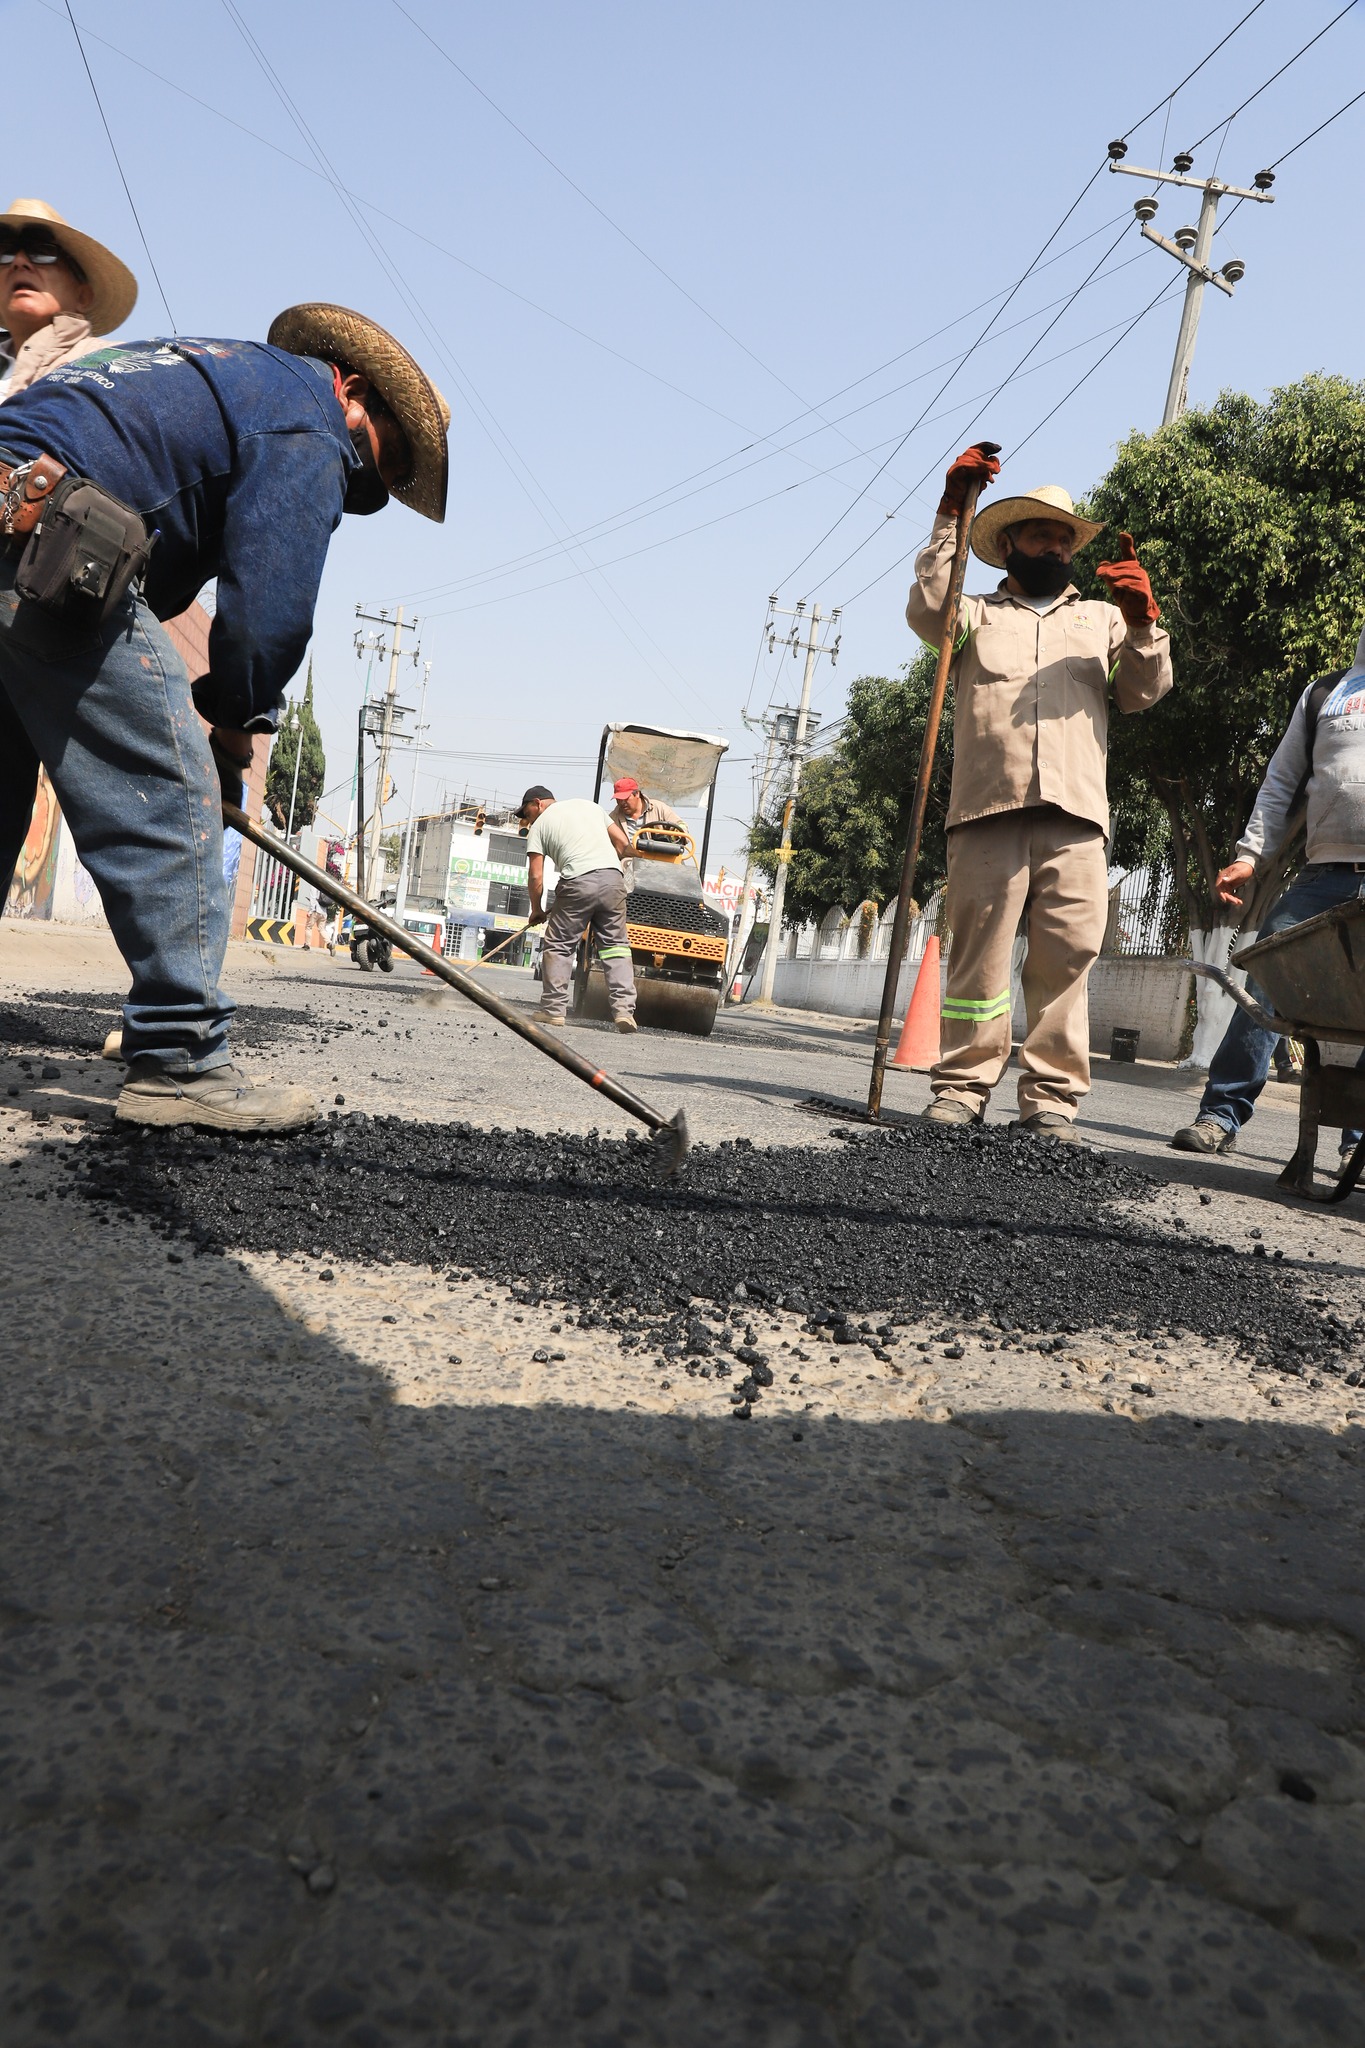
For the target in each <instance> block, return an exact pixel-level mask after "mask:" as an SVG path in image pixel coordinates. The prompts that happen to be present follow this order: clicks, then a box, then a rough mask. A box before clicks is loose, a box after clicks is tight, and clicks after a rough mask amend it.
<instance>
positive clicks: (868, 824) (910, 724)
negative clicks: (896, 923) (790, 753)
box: [749, 648, 953, 925]
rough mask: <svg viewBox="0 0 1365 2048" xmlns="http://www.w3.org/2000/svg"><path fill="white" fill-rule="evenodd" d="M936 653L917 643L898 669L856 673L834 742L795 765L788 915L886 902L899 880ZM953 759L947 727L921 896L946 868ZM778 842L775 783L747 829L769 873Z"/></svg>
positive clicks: (794, 919) (795, 917)
mask: <svg viewBox="0 0 1365 2048" xmlns="http://www.w3.org/2000/svg"><path fill="white" fill-rule="evenodd" d="M936 658H937V657H936V656H935V655H934V654H933V652H932V651H931V650H930V649H929V648H925V649H923V650H922V652H921V653H920V654H919V655H918V656H917V657H916V659H915V660H914V661H912V662H908V663H907V664H906V666H905V667H904V668H903V669H902V670H901V672H900V674H899V675H898V676H859V677H858V678H857V680H856V681H855V682H854V683H853V684H852V685H851V686H850V689H849V693H848V710H847V713H846V716H845V719H844V724H843V729H842V731H841V732H840V735H839V738H838V740H837V741H836V742H835V744H834V746H833V747H832V748H831V749H830V751H829V753H827V754H821V755H817V756H816V758H815V759H814V760H813V761H811V762H809V763H808V765H807V766H806V768H805V770H804V771H803V773H802V777H801V790H800V796H799V799H798V802H797V806H796V814H795V817H794V819H793V822H792V858H791V865H790V867H789V868H788V871H787V900H786V914H787V918H788V920H789V922H790V923H792V924H798V925H799V924H806V923H815V924H818V923H819V922H820V921H821V919H822V918H824V917H825V915H826V914H827V913H828V912H829V911H831V910H840V909H842V910H852V909H853V908H854V907H855V906H856V905H857V904H859V903H863V902H865V901H867V900H868V899H869V898H870V899H871V900H872V901H873V902H876V903H880V904H881V905H882V906H883V907H885V905H886V904H887V903H888V902H889V901H890V900H891V898H892V897H893V896H894V895H895V893H896V890H897V889H898V887H899V886H900V870H901V861H902V859H903V858H904V854H905V835H906V832H907V831H908V829H909V824H910V805H911V801H912V798H913V795H914V786H915V777H916V775H917V774H918V773H919V755H920V748H921V746H922V745H923V742H924V725H925V720H926V718H927V716H928V707H929V692H930V690H931V689H932V687H933V681H934V664H935V661H936ZM952 766H953V754H952V735H951V733H950V732H949V731H948V729H947V727H946V726H945V728H944V730H943V734H942V737H941V740H940V744H939V751H938V759H937V762H936V764H935V771H934V780H933V785H932V787H931V790H930V796H929V811H928V816H927V817H926V820H925V827H924V844H923V850H922V852H921V855H920V867H919V876H918V893H919V895H920V897H921V898H924V897H927V896H928V895H929V894H931V893H932V891H933V889H934V888H936V887H937V885H938V883H939V882H940V881H941V880H942V878H943V875H944V873H945V870H946V865H947V850H946V845H945V838H944V830H945V826H944V821H945V818H946V815H947V809H948V785H949V782H950V781H951V778H952ZM781 841H782V803H781V792H780V790H779V795H778V802H777V805H776V808H775V811H774V813H773V815H772V816H770V817H766V818H759V819H757V820H756V821H755V823H754V825H753V826H752V828H751V830H750V835H749V847H750V851H751V853H752V855H753V859H754V863H755V865H756V866H757V867H758V868H760V869H761V870H762V872H763V873H764V874H765V875H767V876H769V877H770V878H771V877H772V876H773V875H774V874H775V873H776V871H777V849H778V847H779V845H780V844H781Z"/></svg>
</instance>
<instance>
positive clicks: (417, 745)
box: [393, 661, 431, 924]
mask: <svg viewBox="0 0 1365 2048" xmlns="http://www.w3.org/2000/svg"><path fill="white" fill-rule="evenodd" d="M430 681H431V663H430V662H429V661H428V662H424V663H423V665H422V696H421V701H420V702H419V704H418V706H417V724H416V726H415V727H414V728H413V734H412V781H411V782H410V783H409V785H408V822H407V824H406V825H405V826H404V828H403V849H402V852H401V854H400V855H399V859H398V896H397V900H396V901H395V903H394V906H393V914H394V916H395V917H396V918H397V919H398V922H399V923H400V924H401V923H402V922H403V912H404V911H405V910H406V909H407V907H408V861H409V859H410V858H411V855H412V833H413V826H414V825H415V823H416V819H415V817H414V815H413V814H414V812H415V811H416V809H417V769H418V765H419V763H420V761H421V758H422V734H423V733H424V732H425V731H426V729H427V728H426V722H425V721H426V715H427V685H428V683H429V682H430Z"/></svg>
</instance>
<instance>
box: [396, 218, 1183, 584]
mask: <svg viewBox="0 0 1365 2048" xmlns="http://www.w3.org/2000/svg"><path fill="white" fill-rule="evenodd" d="M1146 255H1147V252H1146V251H1145V250H1144V252H1143V255H1142V257H1139V258H1135V259H1134V260H1135V261H1139V262H1140V261H1144V260H1146ZM1123 324H1125V323H1121V322H1117V321H1116V322H1114V323H1113V324H1112V325H1111V326H1109V327H1103V328H1101V329H1100V330H1099V332H1098V333H1096V334H1088V335H1086V336H1085V338H1084V339H1083V340H1081V341H1076V342H1072V343H1071V345H1070V347H1068V348H1064V349H1059V350H1058V352H1057V354H1056V355H1055V356H1048V357H1046V358H1045V359H1044V360H1043V361H1042V362H1041V363H1035V364H1034V366H1033V369H1031V370H1026V371H1024V372H1023V375H1024V376H1026V377H1031V376H1034V375H1036V373H1037V372H1038V371H1039V370H1046V369H1050V368H1051V366H1052V365H1053V363H1059V362H1062V361H1064V360H1065V358H1066V357H1067V356H1070V355H1075V353H1076V352H1077V350H1078V349H1082V348H1087V347H1089V345H1090V343H1091V342H1092V341H1099V340H1101V339H1102V338H1103V336H1104V335H1106V334H1111V333H1112V332H1113V331H1114V327H1115V326H1119V325H1123ZM1127 324H1128V325H1131V323H1127ZM986 395H987V394H986V393H985V391H984V390H983V391H978V392H974V393H973V394H971V395H970V396H969V397H967V398H964V399H961V400H958V401H957V403H956V404H954V405H950V406H949V407H948V408H947V409H946V411H944V412H943V413H935V414H933V415H932V418H933V419H946V418H948V416H949V414H951V413H953V412H955V411H956V410H957V409H958V406H979V405H980V404H981V402H982V400H983V399H984V398H985V397H986ZM883 446H885V443H884V442H878V443H876V444H875V445H874V446H873V447H872V448H860V449H857V450H855V452H854V454H853V455H850V456H845V457H844V458H843V459H842V461H841V462H840V464H838V465H837V466H838V467H840V468H842V467H844V465H845V464H847V463H849V462H853V461H857V460H859V459H861V458H863V457H866V456H868V455H875V454H876V452H877V448H878V447H883ZM932 473H933V472H932V470H929V471H926V475H932ZM819 481H820V478H819V476H812V477H801V478H799V479H798V480H797V481H796V482H795V483H790V484H783V485H782V486H781V488H780V489H778V490H776V491H767V492H765V493H764V494H763V496H762V497H759V498H751V499H749V500H748V502H747V503H746V504H743V505H734V506H732V507H731V508H730V510H729V511H728V512H718V513H717V514H716V515H715V517H714V518H713V519H702V520H699V521H698V523H697V524H696V525H695V526H687V527H684V528H683V529H682V531H681V532H680V533H670V534H665V535H664V536H663V537H662V539H660V540H653V541H647V542H646V543H645V545H644V546H643V547H638V548H631V549H629V550H628V551H627V553H625V554H623V555H613V556H612V557H611V560H610V561H609V562H607V563H605V564H604V565H603V566H604V567H605V568H608V569H611V568H615V567H616V566H617V565H618V564H619V563H621V562H633V561H634V560H635V559H636V557H637V556H639V555H649V554H653V553H654V552H655V550H656V549H658V548H664V547H670V546H671V545H672V544H673V542H675V541H679V540H688V539H690V538H691V536H692V535H693V534H694V533H705V532H706V531H707V530H708V529H709V528H710V527H713V526H721V525H724V524H725V522H726V521H727V520H730V519H737V518H739V517H740V515H741V514H742V513H745V512H752V511H754V510H756V509H757V507H758V506H760V505H768V504H771V503H772V501H773V499H775V498H782V497H786V496H787V495H788V493H789V492H791V491H799V490H801V489H803V488H804V486H805V485H806V484H809V483H817V482H819ZM877 531H878V532H880V531H881V529H880V527H879V528H878V529H877ZM860 545H862V544H861V543H860ZM854 552H855V553H856V552H857V550H856V549H855V550H854ZM850 559H851V557H850ZM582 573H583V572H582V571H581V570H576V569H575V570H570V572H569V573H568V574H567V575H564V576H551V577H548V578H547V579H546V581H545V582H543V583H532V584H531V585H529V587H528V588H526V589H525V590H507V591H504V592H503V593H502V595H501V596H500V597H485V598H479V599H477V600H476V601H475V602H474V603H473V604H462V605H452V606H450V607H448V608H446V609H444V610H441V611H434V612H433V611H428V612H427V613H426V614H425V616H426V617H427V618H428V619H447V618H452V617H456V618H458V617H460V616H461V615H462V614H463V613H465V612H472V611H486V610H487V609H488V607H489V606H490V605H495V604H510V603H512V602H513V601H514V600H515V599H517V598H521V597H534V596H535V595H536V594H537V593H538V592H539V591H542V590H555V589H557V588H558V587H559V585H560V584H562V583H571V582H573V581H574V579H575V577H576V576H578V575H581V574H582ZM462 594H466V595H467V593H462Z"/></svg>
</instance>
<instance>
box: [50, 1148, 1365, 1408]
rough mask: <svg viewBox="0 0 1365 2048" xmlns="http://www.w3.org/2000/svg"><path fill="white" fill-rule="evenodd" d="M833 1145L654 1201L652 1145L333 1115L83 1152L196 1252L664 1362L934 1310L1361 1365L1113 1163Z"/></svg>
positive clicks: (1273, 1269)
mask: <svg viewBox="0 0 1365 2048" xmlns="http://www.w3.org/2000/svg"><path fill="white" fill-rule="evenodd" d="M834 1135H836V1136H843V1137H844V1138H845V1142H844V1143H843V1144H839V1145H832V1146H831V1145H822V1146H790V1147H774V1148H771V1149H762V1148H757V1147H755V1146H753V1145H752V1144H751V1143H749V1142H748V1141H747V1140H745V1139H736V1140H734V1141H732V1142H726V1143H722V1144H720V1145H717V1146H714V1147H708V1146H699V1147H698V1148H697V1149H696V1151H694V1153H693V1155H692V1158H691V1160H690V1162H689V1165H688V1169H687V1172H686V1174H685V1176H684V1177H683V1178H682V1179H681V1180H679V1181H676V1182H672V1183H660V1182H659V1181H658V1180H657V1179H656V1178H654V1176H653V1174H652V1171H651V1165H650V1159H649V1148H648V1146H647V1145H646V1144H645V1143H644V1142H643V1141H637V1140H634V1139H630V1140H627V1141H625V1142H621V1141H619V1140H616V1139H605V1138H602V1137H600V1136H598V1135H596V1134H589V1135H586V1136H582V1135H562V1134H561V1135H553V1136H543V1135H538V1134H535V1133H532V1132H529V1131H521V1130H484V1129H480V1128H477V1127H475V1126H473V1125H470V1124H468V1123H456V1124H426V1123H414V1122H407V1121H404V1120H402V1119H399V1118H397V1117H377V1118H370V1117H367V1116H363V1115H359V1114H355V1113H348V1112H347V1111H345V1109H344V1107H343V1108H341V1109H339V1110H336V1111H334V1113H333V1117H332V1119H331V1120H330V1121H328V1122H326V1123H324V1124H322V1125H320V1126H317V1127H315V1129H314V1130H312V1131H311V1132H307V1133H303V1134H300V1135H296V1136H293V1137H290V1138H287V1139H236V1138H228V1137H224V1138H215V1137H209V1136H206V1135H204V1134H202V1133H151V1132H149V1133H145V1134H143V1133H137V1132H132V1131H128V1130H126V1129H124V1128H123V1127H120V1126H113V1127H106V1128H103V1129H98V1130H96V1129H91V1130H89V1131H88V1132H87V1134H86V1135H85V1136H84V1137H83V1138H82V1139H81V1140H80V1142H79V1144H77V1145H76V1146H74V1147H72V1149H71V1154H70V1160H71V1166H72V1169H73V1171H74V1172H75V1174H76V1176H77V1184H78V1185H79V1186H80V1188H81V1190H82V1191H83V1192H84V1193H85V1194H86V1195H87V1196H89V1197H91V1198H92V1199H94V1200H96V1201H98V1202H100V1203H102V1204H113V1205H115V1206H116V1207H117V1208H118V1209H119V1210H120V1211H122V1212H124V1213H127V1214H131V1215H136V1216H141V1217H149V1218H151V1219H152V1220H153V1222H154V1224H155V1225H156V1226H157V1227H159V1228H160V1229H162V1230H164V1231H165V1232H166V1233H167V1234H168V1235H169V1236H173V1237H176V1238H179V1239H186V1240H188V1241H189V1242H190V1244H191V1245H193V1246H194V1247H195V1248H197V1249H198V1250H200V1251H202V1252H221V1251H226V1250H232V1249H241V1250H251V1251H257V1252H279V1253H298V1252H302V1253H305V1254H309V1255H311V1256H313V1257H315V1258H317V1259H319V1260H322V1261H323V1262H326V1261H327V1260H333V1259H334V1260H351V1261H361V1262H373V1261H378V1262H380V1263H386V1264H388V1263H394V1262H397V1261H404V1262H412V1263H416V1264H425V1265H428V1266H431V1267H434V1268H437V1269H445V1270H447V1272H448V1274H449V1277H450V1281H451V1284H452V1286H455V1287H458V1286H460V1285H461V1284H462V1283H463V1282H467V1281H469V1280H470V1279H472V1278H474V1277H475V1276H477V1277H478V1279H480V1280H481V1281H494V1282H499V1283H502V1284H505V1285H507V1286H509V1287H510V1288H511V1289H512V1290H513V1292H514V1293H515V1294H517V1295H518V1297H519V1298H520V1299H523V1300H530V1301H533V1302H540V1301H553V1302H555V1303H562V1304H564V1305H565V1307H566V1308H567V1309H568V1310H570V1311H572V1312H574V1313H576V1315H577V1319H578V1321H579V1323H580V1325H581V1326H583V1327H591V1328H599V1329H602V1330H603V1331H604V1332H610V1333H615V1334H616V1335H617V1336H618V1337H619V1339H620V1341H621V1343H622V1344H623V1346H624V1347H625V1348H626V1349H628V1350H634V1349H638V1348H641V1347H643V1348H644V1349H645V1350H646V1351H648V1352H650V1353H651V1354H657V1355H659V1356H662V1357H663V1358H665V1359H667V1358H669V1357H679V1356H683V1355H685V1354H688V1353H692V1354H701V1353H705V1352H706V1351H707V1350H708V1349H711V1350H727V1349H731V1348H733V1343H734V1325H735V1324H736V1323H738V1324H739V1326H740V1330H741V1333H742V1334H744V1336H745V1341H746V1343H747V1344H748V1345H749V1347H750V1349H752V1347H753V1344H754V1342H755V1338H754V1336H753V1335H752V1333H750V1332H748V1331H747V1330H746V1329H745V1327H744V1326H745V1325H746V1324H747V1322H748V1320H749V1318H750V1317H751V1316H752V1315H753V1314H754V1313H755V1311H757V1310H758V1309H761V1308H762V1307H764V1306H772V1307H774V1308H780V1309H784V1310H787V1311H791V1312H794V1313H795V1314H797V1315H798V1316H800V1317H802V1318H803V1319H804V1321H805V1324H806V1327H807V1328H809V1329H810V1330H812V1331H816V1330H819V1331H821V1332H823V1333H824V1334H826V1335H827V1336H831V1337H833V1338H834V1340H835V1341H838V1340H839V1338H840V1335H841V1333H842V1334H843V1335H844V1337H845V1338H847V1336H848V1335H849V1334H850V1333H851V1332H853V1331H855V1330H858V1331H861V1333H862V1338H863V1341H870V1342H875V1341H876V1332H877V1329H878V1327H879V1326H878V1324H877V1322H876V1320H875V1319H876V1318H878V1317H880V1318H881V1319H882V1321H881V1325H880V1328H881V1329H882V1330H883V1332H889V1330H890V1327H891V1324H892V1323H894V1322H895V1321H902V1322H908V1321H919V1320H921V1319H923V1318H925V1317H926V1316H929V1317H936V1318H938V1317H941V1318H943V1319H945V1320H947V1321H948V1322H949V1323H950V1324H951V1325H952V1326H953V1327H955V1328H966V1327H968V1326H974V1325H985V1326H994V1327H996V1328H999V1329H1008V1330H1014V1331H1019V1332H1028V1333H1034V1334H1040V1333H1041V1334H1045V1335H1046V1334H1051V1335H1054V1336H1055V1337H1058V1338H1061V1339H1065V1337H1066V1335H1067V1333H1069V1332H1070V1333H1075V1332H1078V1331H1083V1330H1093V1329H1106V1328H1108V1329H1120V1330H1123V1329H1131V1330H1135V1331H1138V1332H1144V1333H1154V1332H1158V1331H1161V1332H1171V1333H1175V1332H1183V1333H1188V1334H1190V1335H1193V1336H1200V1337H1209V1338H1226V1339H1231V1340H1233V1341H1234V1342H1235V1343H1236V1344H1237V1345H1238V1346H1239V1347H1240V1348H1241V1349H1242V1350H1244V1351H1245V1352H1247V1353H1248V1354H1251V1355H1254V1356H1255V1357H1256V1358H1258V1359H1259V1360H1260V1361H1261V1362H1263V1363H1267V1364H1273V1365H1276V1366H1278V1367H1279V1368H1280V1369H1281V1370H1283V1371H1287V1372H1291V1373H1294V1374H1298V1375H1302V1374H1306V1373H1308V1372H1310V1371H1312V1372H1316V1371H1325V1372H1329V1373H1332V1374H1345V1373H1347V1372H1353V1370H1354V1363H1355V1359H1354V1354H1355V1352H1356V1350H1357V1347H1358V1346H1359V1345H1360V1342H1361V1338H1362V1336H1365V1323H1362V1322H1361V1321H1360V1320H1359V1319H1357V1320H1356V1321H1355V1322H1354V1323H1348V1322H1347V1321H1346V1320H1345V1319H1344V1318H1343V1317H1341V1316H1340V1315H1338V1314H1337V1313H1336V1312H1335V1311H1334V1310H1333V1309H1332V1308H1331V1306H1330V1305H1329V1304H1324V1305H1322V1306H1320V1307H1313V1306H1311V1305H1310V1304H1309V1303H1308V1301H1307V1300H1306V1298H1305V1295H1304V1292H1303V1288H1302V1284H1301V1280H1300V1276H1299V1275H1298V1274H1297V1273H1295V1272H1294V1271H1293V1269H1292V1268H1290V1267H1287V1266H1283V1265H1278V1264H1276V1263H1275V1262H1274V1260H1273V1258H1271V1257H1268V1256H1266V1247H1265V1245H1264V1243H1258V1244H1255V1245H1249V1246H1248V1247H1247V1248H1246V1249H1245V1250H1241V1249H1234V1248H1233V1247H1232V1246H1229V1245H1218V1244H1214V1243H1211V1242H1209V1241H1207V1240H1204V1239H1200V1238H1197V1237H1192V1236H1191V1235H1190V1234H1189V1233H1187V1232H1186V1233H1178V1232H1176V1231H1174V1230H1170V1229H1167V1228H1165V1227H1163V1226H1162V1225H1161V1224H1160V1223H1159V1222H1158V1221H1157V1220H1156V1219H1155V1218H1153V1219H1152V1220H1150V1221H1148V1220H1146V1219H1145V1218H1143V1216H1142V1214H1141V1211H1142V1209H1143V1207H1144V1206H1145V1205H1150V1204H1151V1202H1152V1198H1153V1196H1154V1194H1155V1192H1156V1190H1157V1189H1158V1187H1159V1185H1160V1183H1158V1182H1155V1181H1153V1180H1152V1179H1151V1178H1149V1177H1148V1176H1147V1175H1145V1174H1140V1173H1135V1172H1133V1171H1132V1170H1131V1169H1129V1168H1127V1167H1125V1166H1123V1165H1122V1164H1120V1163H1119V1162H1117V1161H1115V1160H1113V1159H1112V1158H1110V1157H1109V1156H1108V1155H1106V1154H1103V1153H1101V1152H1098V1151H1095V1150H1093V1149H1090V1148H1079V1147H1070V1146H1063V1145H1058V1144H1055V1143H1052V1142H1050V1141H1038V1140H1036V1139H1026V1138H1019V1137H1017V1136H1015V1135H1013V1134H1011V1133H1010V1132H1009V1131H1008V1130H1005V1129H999V1130H996V1129H990V1128H985V1127H983V1128H977V1129H969V1130H962V1131H959V1130H954V1129H951V1128H948V1129H942V1128H935V1127H932V1126H928V1125H924V1124H912V1125H908V1126H905V1127H898V1128H896V1129H893V1130H887V1131H877V1132H869V1131H866V1130H859V1129H856V1128H852V1127H850V1128H848V1129H847V1130H844V1131H836V1132H835V1133H834ZM1135 1211H1136V1213H1134V1212H1135ZM722 1322H723V1329H722V1328H721V1327H720V1325H721V1324H722ZM753 1362H754V1361H751V1360H746V1359H743V1358H741V1360H740V1363H741V1364H747V1365H752V1364H753ZM758 1362H759V1363H763V1362H765V1361H763V1359H762V1356H761V1354H759V1355H758ZM752 1377H753V1376H752V1374H750V1379H751V1380H752ZM1352 1383H1353V1384H1354V1383H1355V1382H1354V1380H1353V1381H1352ZM755 1384H756V1386H758V1387H760V1388H761V1385H762V1380H761V1379H759V1380H757V1381H756V1382H755Z"/></svg>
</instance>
